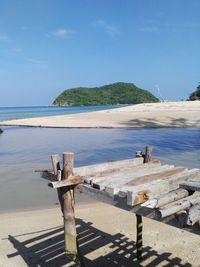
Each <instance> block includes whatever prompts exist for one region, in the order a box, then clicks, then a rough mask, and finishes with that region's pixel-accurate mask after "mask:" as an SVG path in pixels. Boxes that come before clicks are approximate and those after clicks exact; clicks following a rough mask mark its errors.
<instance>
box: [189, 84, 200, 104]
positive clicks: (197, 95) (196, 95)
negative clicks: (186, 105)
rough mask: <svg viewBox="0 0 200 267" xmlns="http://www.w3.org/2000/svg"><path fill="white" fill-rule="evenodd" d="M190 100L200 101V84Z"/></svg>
mask: <svg viewBox="0 0 200 267" xmlns="http://www.w3.org/2000/svg"><path fill="white" fill-rule="evenodd" d="M189 100H192V101H193V100H200V84H199V85H198V86H197V88H196V91H194V92H193V93H191V95H190V97H189Z"/></svg>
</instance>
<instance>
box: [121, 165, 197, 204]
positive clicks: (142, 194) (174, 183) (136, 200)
mask: <svg viewBox="0 0 200 267" xmlns="http://www.w3.org/2000/svg"><path fill="white" fill-rule="evenodd" d="M199 174H200V170H199V169H191V170H185V171H183V172H181V173H179V174H176V175H173V176H171V177H168V178H167V179H165V180H162V181H160V180H156V181H153V182H150V183H146V184H142V185H136V186H132V187H129V188H128V187H126V188H122V189H121V190H125V189H126V190H128V191H126V192H127V193H126V192H124V191H123V192H124V194H127V204H128V205H130V206H134V205H137V204H142V203H144V202H146V201H147V200H149V199H150V198H154V197H158V196H160V195H162V194H165V193H168V192H169V191H171V190H174V189H177V188H178V186H179V183H180V182H183V181H186V180H189V179H191V178H192V179H195V178H198V176H199ZM120 193H121V191H120Z"/></svg>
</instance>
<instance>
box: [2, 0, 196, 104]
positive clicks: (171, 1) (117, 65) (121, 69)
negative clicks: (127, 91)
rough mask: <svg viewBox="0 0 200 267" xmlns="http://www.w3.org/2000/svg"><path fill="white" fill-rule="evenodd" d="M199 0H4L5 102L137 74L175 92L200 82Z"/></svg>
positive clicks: (36, 99)
mask: <svg viewBox="0 0 200 267" xmlns="http://www.w3.org/2000/svg"><path fill="white" fill-rule="evenodd" d="M199 12H200V1H199V0H0V92H1V94H0V106H24V105H50V104H51V103H52V101H53V100H54V98H55V97H56V96H57V95H58V94H59V93H60V92H62V90H64V89H66V88H71V87H77V86H89V87H92V86H99V85H104V84H108V83H112V82H118V81H122V82H133V83H135V84H136V85H137V86H138V87H141V88H144V89H147V90H150V91H151V92H152V93H153V94H155V95H157V91H158V90H157V89H156V88H158V87H159V89H160V92H161V95H162V97H163V98H165V99H167V100H180V99H186V98H187V97H188V96H189V94H190V93H191V92H192V91H194V90H195V88H196V87H197V85H198V82H200V67H199V62H200V15H199Z"/></svg>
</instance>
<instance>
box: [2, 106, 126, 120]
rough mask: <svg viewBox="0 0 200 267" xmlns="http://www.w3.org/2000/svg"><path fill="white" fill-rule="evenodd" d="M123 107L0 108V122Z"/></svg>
mask: <svg viewBox="0 0 200 267" xmlns="http://www.w3.org/2000/svg"><path fill="white" fill-rule="evenodd" d="M122 106H124V105H107V106H77V107H54V106H49V107H48V106H44V107H0V121H2V120H11V119H20V118H33V117H46V116H53V115H65V114H74V113H82V112H89V111H98V110H103V109H112V108H119V107H122Z"/></svg>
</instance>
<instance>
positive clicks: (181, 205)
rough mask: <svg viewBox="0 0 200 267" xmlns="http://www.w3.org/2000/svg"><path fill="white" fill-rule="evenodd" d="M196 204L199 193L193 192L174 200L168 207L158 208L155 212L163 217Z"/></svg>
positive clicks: (199, 201) (198, 201)
mask: <svg viewBox="0 0 200 267" xmlns="http://www.w3.org/2000/svg"><path fill="white" fill-rule="evenodd" d="M196 204H200V193H195V194H193V195H192V196H189V197H186V198H184V199H181V200H179V201H176V202H175V203H173V204H172V205H170V206H168V207H164V208H160V209H158V210H157V213H158V216H159V217H160V218H165V217H167V216H170V215H172V214H175V213H177V212H179V211H181V210H187V209H189V208H190V207H192V206H194V205H196Z"/></svg>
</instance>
